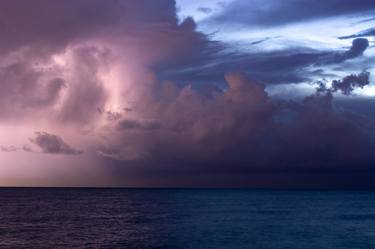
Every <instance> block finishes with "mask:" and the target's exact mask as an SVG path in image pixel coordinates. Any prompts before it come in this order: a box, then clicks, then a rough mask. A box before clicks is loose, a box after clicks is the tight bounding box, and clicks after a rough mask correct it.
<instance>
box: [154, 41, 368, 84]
mask: <svg viewBox="0 0 375 249" xmlns="http://www.w3.org/2000/svg"><path fill="white" fill-rule="evenodd" d="M260 42H263V41H260ZM368 46H369V43H368V40H367V39H364V38H357V39H354V40H353V42H352V46H351V47H350V48H349V49H348V50H346V51H334V50H333V51H332V50H331V51H329V50H328V51H324V50H323V51H321V50H315V49H311V48H308V47H290V48H287V49H284V50H276V51H271V52H263V51H260V52H249V53H220V54H217V55H215V56H214V57H213V59H212V61H213V62H212V63H210V64H208V65H207V64H197V65H195V66H193V67H189V65H186V66H182V67H181V69H179V68H175V69H173V67H172V68H171V67H169V69H167V70H165V71H161V73H160V76H161V77H162V78H168V79H173V80H176V81H198V82H219V81H220V80H221V79H222V77H223V75H224V74H225V72H227V71H236V70H240V71H244V72H247V73H248V74H249V75H252V77H253V78H254V79H256V80H260V81H263V82H265V83H266V84H277V83H300V82H304V81H311V80H313V78H311V75H309V74H308V73H307V71H306V68H307V67H311V66H316V67H322V66H327V65H334V64H340V63H343V62H345V61H348V60H351V59H354V58H357V57H360V56H362V55H363V53H364V52H365V51H366V49H367V48H368ZM312 76H313V77H314V76H316V75H312Z"/></svg>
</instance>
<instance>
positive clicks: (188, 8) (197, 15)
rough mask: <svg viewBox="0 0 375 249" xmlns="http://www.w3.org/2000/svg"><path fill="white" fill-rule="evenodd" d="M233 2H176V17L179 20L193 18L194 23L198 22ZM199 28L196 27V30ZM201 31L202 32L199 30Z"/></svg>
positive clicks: (207, 0) (220, 0)
mask: <svg viewBox="0 0 375 249" xmlns="http://www.w3.org/2000/svg"><path fill="white" fill-rule="evenodd" d="M233 1H234V0H204V1H202V0H176V3H177V9H178V17H179V19H180V20H183V19H185V18H186V17H193V18H194V20H195V21H196V22H198V23H199V22H200V21H202V20H204V19H206V18H209V17H210V16H212V15H215V14H217V13H219V12H221V11H223V9H224V8H225V6H227V5H228V4H230V3H231V2H233ZM199 28H200V26H198V29H199ZM201 31H203V30H201Z"/></svg>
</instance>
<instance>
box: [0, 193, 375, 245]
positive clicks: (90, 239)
mask: <svg viewBox="0 0 375 249" xmlns="http://www.w3.org/2000/svg"><path fill="white" fill-rule="evenodd" d="M0 248H12V249H13V248H28V249H30V248H129V249H133V248H134V249H135V248H137V249H138V248H140V249H142V248H150V249H172V248H194V249H200V248H201V249H206V248H212V249H219V248H225V249H231V248H236V249H237V248H239V249H240V248H246V249H252V248H254V249H257V248H265V249H272V248H278V249H279V248H285V249H286V248H289V249H294V248H296V249H297V248H298V249H309V248H311V249H312V248H316V249H325V248H340V249H346V248H375V192H365V191H359V192H344V191H343V192H340V191H338V192H335V191H323V192H318V191H251V190H147V189H143V190H142V189H5V188H3V189H1V188H0Z"/></svg>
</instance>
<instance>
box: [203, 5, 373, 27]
mask: <svg viewBox="0 0 375 249" xmlns="http://www.w3.org/2000/svg"><path fill="white" fill-rule="evenodd" d="M374 10H375V3H374V1H372V0H362V1H357V0H327V1H324V2H322V1H319V2H318V1H310V0H288V1H278V0H254V1H241V0H237V1H234V2H232V3H230V4H228V5H227V6H226V8H225V9H224V10H223V11H222V13H220V14H218V15H216V16H214V17H212V18H211V19H210V20H208V22H212V23H215V24H220V25H233V24H240V25H245V26H280V25H284V24H288V23H296V22H304V21H309V20H315V19H319V18H327V17H335V16H342V15H351V14H363V13H372V12H373V11H374ZM270 17H272V18H270Z"/></svg>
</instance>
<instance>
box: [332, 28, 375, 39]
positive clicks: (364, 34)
mask: <svg viewBox="0 0 375 249" xmlns="http://www.w3.org/2000/svg"><path fill="white" fill-rule="evenodd" d="M371 36H375V28H371V29H366V30H363V31H361V32H358V33H356V34H354V35H348V36H341V37H339V39H352V38H359V37H371Z"/></svg>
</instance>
